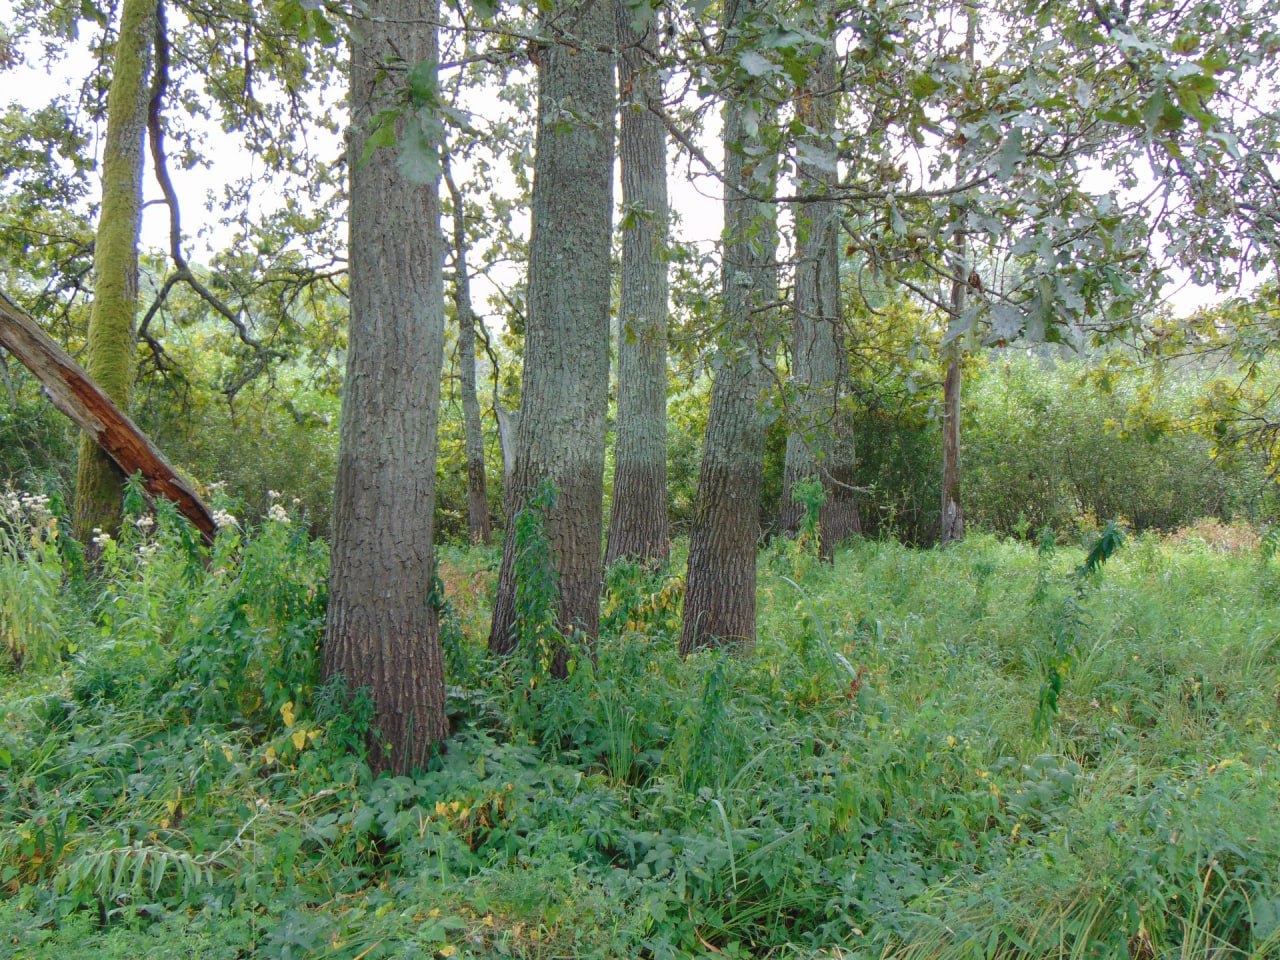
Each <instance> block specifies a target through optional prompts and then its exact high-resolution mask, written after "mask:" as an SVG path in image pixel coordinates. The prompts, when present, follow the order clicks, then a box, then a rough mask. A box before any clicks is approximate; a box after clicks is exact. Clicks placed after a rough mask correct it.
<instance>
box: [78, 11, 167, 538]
mask: <svg viewBox="0 0 1280 960" xmlns="http://www.w3.org/2000/svg"><path fill="white" fill-rule="evenodd" d="M156 7H157V2H156V0H124V3H123V5H122V7H121V10H120V34H119V38H118V39H117V40H116V49H115V57H114V58H113V60H112V68H111V87H110V90H109V91H108V93H107V137H106V143H105V145H104V148H103V162H102V212H101V213H100V214H99V217H98V234H97V240H96V243H95V246H94V257H93V269H94V283H93V312H92V314H91V315H90V318H89V340H88V345H87V348H86V351H85V369H86V371H87V372H88V374H89V376H90V377H91V378H92V379H93V381H94V382H95V383H97V384H98V386H100V387H101V388H102V389H103V390H104V391H105V392H106V394H107V396H109V397H110V398H111V399H112V400H113V401H114V402H115V403H116V404H117V405H118V406H119V407H120V408H121V409H122V410H127V409H128V406H129V391H130V388H131V387H132V385H133V338H134V331H133V321H134V316H135V315H136V314H137V310H138V231H139V230H140V228H141V225H142V164H143V149H142V148H143V137H144V135H145V132H146V129H147V100H148V89H149V86H150V77H151V55H152V45H153V42H154V40H155V31H156ZM123 483H124V477H123V476H122V475H121V473H120V470H119V468H118V467H116V465H115V463H114V462H113V461H112V460H111V458H110V457H108V456H107V454H106V453H104V452H103V451H102V450H100V449H99V448H98V445H97V443H95V442H94V441H93V440H92V439H91V438H89V437H87V436H86V437H83V438H82V439H81V441H80V463H79V469H78V471H77V473H76V524H75V527H76V536H77V537H79V538H80V539H81V540H82V541H84V540H88V538H89V537H91V536H92V535H93V530H94V528H95V527H99V528H101V529H102V530H104V531H107V532H109V533H114V532H115V531H116V530H117V529H118V528H119V526H120V496H121V491H122V488H123Z"/></svg>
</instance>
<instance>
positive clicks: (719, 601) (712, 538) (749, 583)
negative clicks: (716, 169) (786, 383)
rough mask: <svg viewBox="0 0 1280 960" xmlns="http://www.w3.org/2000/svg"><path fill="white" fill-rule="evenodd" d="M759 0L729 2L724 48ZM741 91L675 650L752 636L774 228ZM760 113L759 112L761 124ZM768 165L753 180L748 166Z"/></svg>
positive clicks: (728, 127)
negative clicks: (718, 316)
mask: <svg viewBox="0 0 1280 960" xmlns="http://www.w3.org/2000/svg"><path fill="white" fill-rule="evenodd" d="M758 4H759V0H736V2H735V0H729V2H727V3H726V4H725V27H726V32H727V34H728V36H729V49H730V50H732V49H733V47H734V46H736V44H737V42H738V39H737V38H738V32H739V25H740V24H741V22H742V21H743V19H745V17H746V15H747V14H748V13H749V12H750V10H752V9H753V8H754V7H756V6H757V5H758ZM744 100H745V96H744V91H732V92H731V93H730V99H729V102H728V103H727V105H726V107H725V122H724V153H725V159H724V171H725V188H724V189H725V199H724V224H725V226H724V265H723V269H722V278H721V289H722V297H723V302H724V324H723V334H722V340H721V343H720V348H719V350H720V353H719V358H718V367H717V370H716V373H715V379H714V381H713V383H712V387H711V409H710V411H709V413H708V416H707V428H706V435H705V438H704V440H703V447H702V470H701V473H700V474H699V477H698V495H697V507H696V508H695V511H694V519H693V529H692V531H691V532H690V537H689V567H688V573H687V575H686V578H685V583H686V586H685V600H684V622H683V625H682V627H681V633H680V652H681V654H688V653H690V652H692V651H693V650H695V649H698V648H700V647H707V646H715V645H721V644H729V645H735V646H738V647H741V648H743V649H750V648H751V647H752V646H753V645H754V643H755V636H756V544H757V540H758V537H759V528H760V523H759V512H760V477H761V471H762V468H763V461H764V435H765V418H764V416H763V413H762V405H763V401H764V398H765V395H766V392H767V390H768V388H769V385H770V382H771V377H772V374H771V369H770V368H771V364H772V360H773V354H774V351H775V349H776V347H777V342H778V338H777V331H776V330H775V329H774V328H775V326H776V323H777V321H776V319H775V318H774V316H773V315H774V313H775V312H776V308H775V306H774V302H775V300H776V299H777V262H776V258H777V227H776V221H775V210H774V205H773V204H772V203H764V202H760V201H757V200H754V199H752V198H751V197H750V196H748V193H755V194H761V193H766V194H767V193H771V192H772V190H773V179H774V178H773V176H772V171H773V168H774V167H775V166H776V158H774V157H769V156H766V155H764V148H763V145H762V144H761V143H760V142H759V140H758V139H757V138H755V137H753V136H751V135H750V134H748V132H747V129H748V128H747V123H746V104H745V103H744ZM770 119H771V118H769V117H767V116H766V117H760V118H759V122H760V124H761V125H764V124H766V123H768V122H770ZM757 170H764V171H767V173H766V175H765V176H753V171H757Z"/></svg>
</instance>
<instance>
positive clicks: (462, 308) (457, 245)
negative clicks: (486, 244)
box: [444, 153, 493, 544]
mask: <svg viewBox="0 0 1280 960" xmlns="http://www.w3.org/2000/svg"><path fill="white" fill-rule="evenodd" d="M444 182H445V184H446V185H447V186H448V187H449V198H450V200H451V201H452V204H453V272H454V278H453V306H454V313H455V314H456V315H457V318H458V366H459V367H460V368H461V374H462V431H463V438H464V447H465V449H466V455H467V533H468V535H469V537H470V539H471V542H472V543H473V544H477V543H490V542H492V540H493V528H492V526H491V525H490V523H489V495H488V493H487V492H486V490H485V478H484V434H483V433H482V432H481V430H480V400H479V398H478V397H477V396H476V328H475V323H476V315H475V311H474V310H473V309H472V308H471V277H470V275H469V274H468V273H467V229H466V226H467V224H466V212H465V211H464V210H463V207H462V191H461V190H459V189H458V185H457V184H456V183H455V182H454V180H453V171H452V170H451V169H450V168H449V155H448V154H447V153H446V154H445V155H444Z"/></svg>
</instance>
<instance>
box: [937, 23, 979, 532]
mask: <svg viewBox="0 0 1280 960" xmlns="http://www.w3.org/2000/svg"><path fill="white" fill-rule="evenodd" d="M976 31H977V14H976V13H975V12H974V10H973V9H972V8H970V10H969V15H968V30H967V32H966V34H965V45H964V58H965V61H966V63H967V64H968V66H969V68H970V69H972V68H973V58H974V39H975V37H974V35H975V33H976ZM967 154H968V151H967V150H966V148H965V147H964V146H963V145H962V146H961V147H960V148H959V153H958V155H957V157H956V179H957V180H963V179H964V176H965V169H966V160H967ZM967 206H968V204H967V203H964V202H963V198H962V205H961V213H960V217H961V221H962V224H963V218H964V216H965V208H966V207H967ZM953 269H954V270H955V272H956V275H955V279H954V280H952V282H951V320H952V322H953V323H958V322H959V320H960V318H961V317H962V316H964V311H965V307H966V301H967V299H968V290H969V284H970V283H971V282H973V281H972V280H971V277H972V276H976V274H974V273H973V272H972V271H971V269H970V266H969V262H968V244H967V243H966V238H965V232H964V229H963V225H962V226H961V229H960V230H959V231H957V235H956V258H955V264H954V265H953ZM960 355H961V347H960V338H959V337H956V338H955V339H953V340H952V341H951V343H950V344H949V345H948V346H947V374H946V379H945V381H944V382H943V386H942V521H941V529H940V530H939V532H938V542H939V543H940V544H942V545H943V546H946V545H947V544H948V543H954V542H955V541H957V540H963V539H964V510H963V508H962V506H961V503H960V383H961V376H960Z"/></svg>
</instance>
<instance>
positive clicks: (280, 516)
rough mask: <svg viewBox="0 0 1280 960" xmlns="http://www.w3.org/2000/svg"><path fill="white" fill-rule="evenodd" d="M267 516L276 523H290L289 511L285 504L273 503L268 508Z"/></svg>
mask: <svg viewBox="0 0 1280 960" xmlns="http://www.w3.org/2000/svg"><path fill="white" fill-rule="evenodd" d="M267 517H268V518H269V519H271V520H274V521H275V522H276V523H289V522H290V520H289V511H288V510H286V509H285V508H284V505H283V504H280V503H273V504H272V505H271V507H270V509H268V510H267Z"/></svg>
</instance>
